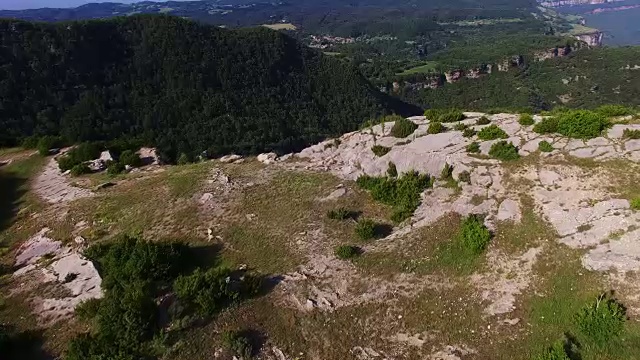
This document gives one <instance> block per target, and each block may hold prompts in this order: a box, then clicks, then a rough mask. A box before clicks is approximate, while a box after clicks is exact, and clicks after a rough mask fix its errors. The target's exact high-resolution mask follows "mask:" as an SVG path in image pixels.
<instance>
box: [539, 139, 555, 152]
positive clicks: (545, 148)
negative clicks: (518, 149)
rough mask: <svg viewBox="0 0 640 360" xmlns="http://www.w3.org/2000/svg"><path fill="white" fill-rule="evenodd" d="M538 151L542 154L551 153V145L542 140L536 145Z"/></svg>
mask: <svg viewBox="0 0 640 360" xmlns="http://www.w3.org/2000/svg"><path fill="white" fill-rule="evenodd" d="M538 150H540V151H542V152H552V151H553V145H551V144H550V143H549V142H548V141H545V140H542V141H540V142H539V143H538Z"/></svg>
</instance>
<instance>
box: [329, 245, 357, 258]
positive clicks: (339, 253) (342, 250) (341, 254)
mask: <svg viewBox="0 0 640 360" xmlns="http://www.w3.org/2000/svg"><path fill="white" fill-rule="evenodd" d="M359 253H360V249H358V247H356V246H351V245H340V246H337V247H336V248H335V250H334V254H335V255H336V257H337V258H338V259H343V260H346V259H351V258H354V257H356V256H358V254H359Z"/></svg>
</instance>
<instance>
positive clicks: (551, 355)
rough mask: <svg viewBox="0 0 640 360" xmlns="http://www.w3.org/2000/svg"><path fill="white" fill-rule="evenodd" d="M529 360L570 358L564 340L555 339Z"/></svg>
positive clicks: (562, 359) (565, 359)
mask: <svg viewBox="0 0 640 360" xmlns="http://www.w3.org/2000/svg"><path fill="white" fill-rule="evenodd" d="M531 360H571V358H570V357H569V355H568V354H567V351H566V350H565V342H564V341H556V342H555V343H553V345H551V346H550V347H548V348H546V349H544V350H543V351H542V352H541V353H540V354H538V355H536V356H534V357H533V358H532V359H531Z"/></svg>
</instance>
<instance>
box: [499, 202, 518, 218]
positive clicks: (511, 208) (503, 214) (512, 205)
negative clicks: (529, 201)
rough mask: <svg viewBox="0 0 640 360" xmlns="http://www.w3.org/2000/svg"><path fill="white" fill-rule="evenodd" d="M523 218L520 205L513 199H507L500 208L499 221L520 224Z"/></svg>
mask: <svg viewBox="0 0 640 360" xmlns="http://www.w3.org/2000/svg"><path fill="white" fill-rule="evenodd" d="M521 218H522V214H521V213H520V204H519V203H518V202H517V201H515V200H511V199H506V200H504V201H503V202H502V203H500V207H499V208H498V216H497V218H496V219H497V220H501V221H505V220H511V221H514V222H520V219H521Z"/></svg>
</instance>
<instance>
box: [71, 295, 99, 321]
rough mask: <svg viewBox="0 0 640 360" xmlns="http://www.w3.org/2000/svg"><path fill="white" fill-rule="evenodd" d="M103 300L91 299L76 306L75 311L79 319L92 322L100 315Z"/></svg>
mask: <svg viewBox="0 0 640 360" xmlns="http://www.w3.org/2000/svg"><path fill="white" fill-rule="evenodd" d="M101 301H102V300H101V299H89V300H85V301H83V302H81V303H80V304H78V306H76V309H75V311H74V313H75V315H76V317H78V319H81V320H84V321H90V320H92V319H94V318H95V317H96V316H97V315H98V310H99V309H100V302H101Z"/></svg>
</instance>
